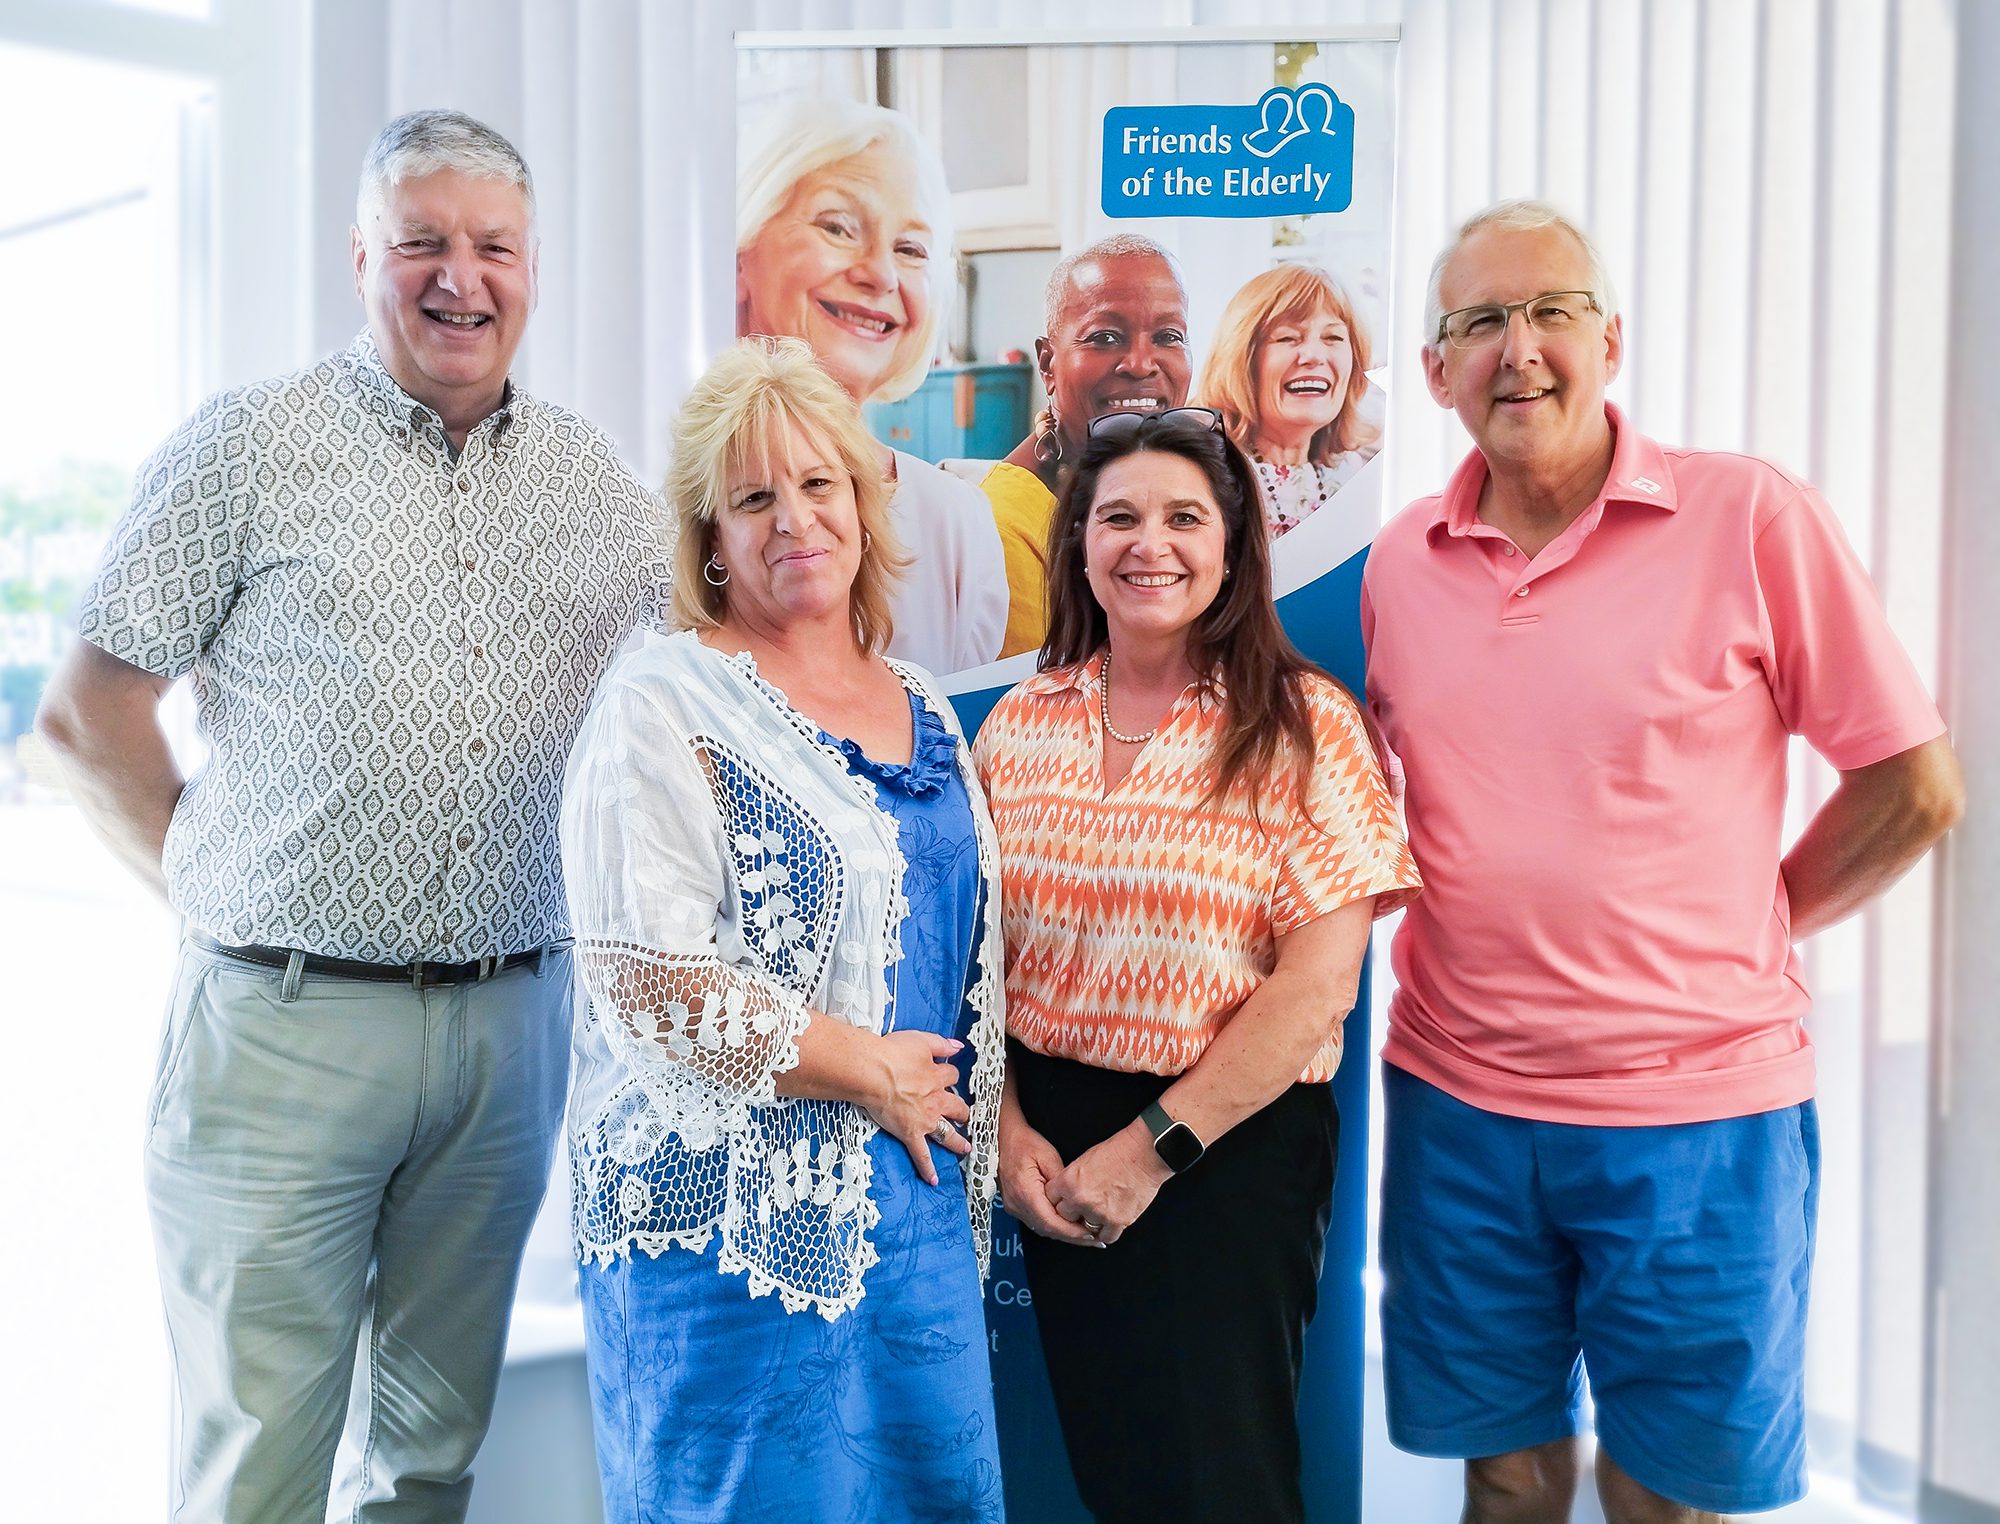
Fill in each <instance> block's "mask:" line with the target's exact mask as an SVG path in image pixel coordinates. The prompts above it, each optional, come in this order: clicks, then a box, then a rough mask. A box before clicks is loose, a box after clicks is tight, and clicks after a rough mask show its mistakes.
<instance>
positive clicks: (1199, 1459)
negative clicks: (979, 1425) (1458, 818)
mask: <svg viewBox="0 0 2000 1524" xmlns="http://www.w3.org/2000/svg"><path fill="white" fill-rule="evenodd" d="M1078 456H1079V457H1080V458H1076V459H1074V472H1073V474H1072V475H1071V477H1070V478H1069V480H1068V482H1067V484H1066V487H1065V491H1064V496H1063V499H1062V502H1061V505H1060V506H1059V508H1058V510H1057V513H1056V518H1055V522H1054V526H1053V530H1052V533H1051V535H1050V538H1049V545H1050V565H1049V582H1048V585H1049V599H1050V622H1049V637H1048V642H1047V644H1046V646H1045V647H1044V648H1043V651H1042V658H1041V668H1042V670H1041V671H1040V672H1039V673H1038V675H1036V676H1035V677H1034V678H1031V679H1030V680H1029V681H1027V682H1025V683H1023V684H1021V685H1020V686H1019V687H1017V688H1015V689H1014V690H1013V691H1012V692H1011V693H1009V694H1008V695H1007V696H1006V697H1005V698H1003V699H1002V700H1001V701H1000V703H999V705H998V707H997V708H995V710H994V711H993V713H992V715H991V716H990V717H989V718H988V719H987V721H986V724H985V726H984V727H983V728H982V729H981V731H980V733H979V738H978V741H977V743H976V744H975V746H974V757H975V759H976V762H977V765H978V768H979V774H980V779H981V781H982V782H983V783H984V784H985V786H986V790H987V795H988V799H989V802H990V804H991V806H992V812H993V820H994V826H995V829H996V831H997V832H998V834H999V840H1000V869H1001V885H1002V893H1001V903H1002V927H1003V930H1004V934H1005V941H1006V952H1007V971H1006V987H1007V1012H1008V1020H1007V1028H1008V1033H1009V1037H1010V1042H1009V1061H1008V1071H1007V1081H1006V1086H1005V1090H1004V1094H1003V1098H1002V1101H1001V1114H1000V1184H1001V1191H1002V1195H1003V1198H1004V1200H1005V1201H1006V1204H1007V1207H1008V1209H1009V1210H1010V1211H1011V1212H1013V1214H1014V1215H1015V1216H1016V1217H1017V1218H1018V1219H1019V1220H1020V1221H1021V1223H1022V1224H1023V1225H1024V1226H1025V1227H1026V1228H1028V1229H1030V1230H1032V1231H1030V1232H1029V1233H1027V1234H1025V1235H1024V1238H1023V1243H1024V1248H1025V1258H1026V1269H1027V1272H1028V1282H1029V1285H1030V1288H1031V1290H1032V1292H1033V1296H1034V1307H1035V1313H1036V1317H1037V1319H1038V1321H1039V1324H1040V1328H1041V1336H1042V1346H1043V1350H1044V1353H1045V1354H1046V1356H1047V1361H1048V1367H1049V1376H1050V1381H1051V1386H1052V1389H1053V1391H1054V1395H1055V1401H1056V1410H1057V1415H1058V1417H1059V1418H1060V1420H1061V1423H1062V1427H1063V1436H1064V1439H1065V1441H1066V1443H1067V1448H1068V1451H1069V1458H1070V1464H1071V1467H1072V1469H1073V1470H1074V1471H1075V1474H1076V1480H1077V1486H1078V1489H1079V1491H1080V1492H1081V1494H1082V1496H1083V1500H1084V1502H1085V1503H1086V1504H1088V1505H1089V1507H1090V1508H1091V1509H1092V1510H1093V1512H1095V1514H1096V1515H1097V1517H1098V1518H1099V1519H1100V1520H1120V1519H1131V1520H1139V1519H1144V1520H1148V1521H1161V1520H1175V1519H1185V1520H1214V1519H1224V1518H1243V1519H1257V1520H1260V1521H1267V1520H1287V1519H1302V1518H1303V1517H1304V1506H1303V1501H1302V1497H1301V1488H1300V1480H1299V1438H1298V1422H1297V1406H1298V1390H1299V1375H1300V1362H1301V1354H1302V1349H1303V1341H1304V1336H1305V1329H1306V1324H1307V1322H1308V1321H1309V1320H1310V1319H1311V1317H1312V1313H1313V1309H1314V1305H1315V1299H1316V1294H1317V1287H1318V1283H1319V1271H1320V1255H1321V1247H1322V1243H1323V1240H1324V1237H1325V1232H1326V1227H1327V1221H1328V1216H1329V1213H1330V1210H1331V1205H1332V1195H1333V1176H1334V1161H1335V1157H1336V1143H1337V1136H1338V1118H1337V1117H1336V1115H1335V1112H1334V1108H1333V1098H1332V1095H1331V1092H1330V1090H1329V1088H1328V1086H1327V1085H1326V1083H1325V1081H1326V1080H1327V1079H1329V1078H1330V1077H1331V1076H1332V1074H1333V1072H1334V1069H1335V1068H1336V1066H1337V1065H1338V1064H1339V1062H1340V1053H1341V1020H1342V1018H1343V1017H1344V1016H1345V1015H1346V1014H1347V1011H1348V1008H1349V1006H1350V1005H1351V1004H1352V1003H1353V1000H1354V997H1355V990H1356V986H1357V982H1358V980H1359V976H1360V970H1361V959H1362V954H1363V952H1364V950H1365V949H1366V946H1367V941H1368V929H1369V924H1370V922H1371V920H1372V919H1373V917H1374V916H1375V915H1376V914H1378V913H1380V912H1382V911H1384V910H1386V909H1389V908H1390V907H1392V906H1395V905H1398V904H1400V903H1401V902H1402V901H1403V900H1404V899H1406V898H1407V897H1408V896H1409V894H1410V893H1411V892H1412V891H1414V890H1415V889H1416V887H1417V885H1418V878H1417V873H1416V869H1415V867H1414V865H1413V864H1412V862H1411V859H1410V854H1409V850H1408V848H1407V846H1406V845H1405V842H1404V839H1403V833H1402V828H1401V823H1400V820H1399V818H1398V813H1397V808H1396V805H1395V802H1394V800H1393V799H1392V798H1391V796H1390V793H1389V790H1388V788H1387V786H1386V785H1385V784H1384V782H1383V778H1382V773H1381V770H1380V768H1379V767H1378V765H1377V762H1376V757H1375V752H1374V748H1373V746H1372V745H1371V743H1370V740H1369V735H1368V731H1367V729H1366V727H1365V725H1364V723H1363V720H1362V717H1361V714H1360V711H1359V710H1358V709H1357V708H1356V706H1355V703H1354V700H1353V699H1352V698H1351V697H1350V696H1349V695H1348V694H1347V692H1346V690H1344V689H1343V688H1341V687H1340V685H1339V684H1338V683H1336V682H1334V681H1333V679H1332V678H1330V677H1328V676H1327V675H1326V674H1325V673H1324V672H1322V671H1320V670H1319V669H1318V668H1317V667H1314V666H1313V665H1312V664H1311V663H1309V662H1307V661H1306V660H1305V659H1304V658H1303V657H1302V656H1300V655H1299V653H1298V652H1297V651H1296V650H1295V649H1294V648H1293V647H1292V645H1291V643H1290V641H1289V640H1287V639H1286V638H1285V634H1284V632H1283V630H1282V629H1281V628H1280V626H1279V623H1278V617H1277V612H1276V610H1275V609H1274V607H1273V606H1272V601H1271V571H1270V546H1269V540H1268V537H1267V535H1266V533H1265V528H1264V521H1263V514H1262V512H1261V509H1260V507H1259V503H1258V497H1257V487H1256V483H1255V481H1254V480H1253V479H1252V477H1251V474H1250V469H1249V466H1248V464H1247V462H1245V460H1244V459H1243V457H1242V455H1241V453H1240V452H1238V451H1237V450H1236V449H1235V448H1234V447H1233V446H1231V445H1230V444H1229V442H1228V440H1227V439H1226V438H1225V437H1224V436H1223V434H1222V432H1221V420H1220V418H1218V417H1217V416H1216V415H1215V414H1214V413H1212V412H1210V411H1209V410H1207V409H1205V408H1177V409H1170V410H1167V411H1165V412H1163V413H1161V414H1158V415H1139V414H1132V413H1120V414H1114V415H1112V416H1109V417H1100V418H1098V419H1097V420H1096V421H1095V422H1094V423H1093V424H1092V425H1091V426H1090V429H1089V433H1088V436H1087V439H1086V441H1085V443H1084V446H1083V448H1082V449H1081V450H1080V451H1079V452H1078Z"/></svg>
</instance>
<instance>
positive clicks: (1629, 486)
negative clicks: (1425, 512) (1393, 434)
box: [1424, 402, 1680, 545]
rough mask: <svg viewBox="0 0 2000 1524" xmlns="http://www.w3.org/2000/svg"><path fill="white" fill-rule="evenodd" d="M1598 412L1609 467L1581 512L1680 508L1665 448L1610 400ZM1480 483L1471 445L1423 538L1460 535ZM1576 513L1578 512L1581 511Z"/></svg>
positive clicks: (1470, 523) (1475, 506)
mask: <svg viewBox="0 0 2000 1524" xmlns="http://www.w3.org/2000/svg"><path fill="white" fill-rule="evenodd" d="M1604 416H1605V418H1606V419H1607V420H1608V421H1609V422H1610V424H1611V434H1612V446H1611V470H1610V471H1609V472H1608V473H1607V474H1606V475H1605V478H1604V487H1603V490H1602V491H1600V492H1599V493H1598V495H1597V501H1596V502H1595V503H1594V504H1592V506H1591V508H1587V509H1585V510H1584V512H1585V514H1588V513H1591V512H1592V511H1594V510H1599V509H1602V507H1603V506H1604V504H1606V503H1641V504H1644V505H1645V506H1647V507H1649V508H1664V509H1665V510H1666V511H1667V512H1669V513H1673V512H1676V511H1678V509H1679V508H1680V499H1679V496H1678V495H1677V494H1676V493H1675V491H1674V474H1673V471H1672V470H1671V469H1670V468H1669V467H1668V465H1667V452H1666V451H1665V450H1662V449H1661V448H1660V446H1659V445H1658V444H1657V443H1656V442H1655V441H1653V440H1651V439H1649V438H1647V437H1646V436H1645V435H1644V434H1641V433H1640V432H1639V431H1638V430H1637V429H1635V428H1633V427H1631V426H1630V425H1629V424H1627V423H1626V421H1625V415H1624V414H1623V413H1622V412H1620V411H1619V410H1618V408H1617V406H1616V405H1615V404H1613V403H1609V402H1607V403H1605V404H1604ZM1485 485H1486V457H1485V456H1483V455H1481V454H1480V453H1479V451H1478V450H1476V449H1475V450H1474V451H1472V453H1471V454H1469V455H1467V456H1466V457H1465V459H1464V460H1463V461H1461V462H1460V463H1459V467H1458V469H1457V470H1456V471H1454V472H1452V474H1451V480H1450V481H1448V482H1446V483H1445V488H1444V491H1443V492H1441V493H1439V494H1438V504H1437V508H1436V510H1435V511H1434V512H1433V513H1432V514H1431V521H1430V523H1429V524H1428V525H1426V526H1425V529H1424V538H1425V539H1426V540H1427V541H1429V542H1430V543H1431V544H1433V545H1435V544H1436V543H1437V541H1438V536H1439V535H1441V534H1446V535H1452V536H1455V537H1459V538H1462V537H1464V536H1465V535H1468V534H1470V533H1472V531H1473V528H1474V527H1475V526H1476V525H1478V523H1479V491H1480V489H1481V488H1482V487H1484V486H1485ZM1581 516H1582V515H1579V517H1581Z"/></svg>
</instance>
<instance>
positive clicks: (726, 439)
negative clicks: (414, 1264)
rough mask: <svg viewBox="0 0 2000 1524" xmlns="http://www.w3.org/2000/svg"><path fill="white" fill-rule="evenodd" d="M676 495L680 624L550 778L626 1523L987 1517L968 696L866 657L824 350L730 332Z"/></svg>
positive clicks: (594, 1350)
mask: <svg viewBox="0 0 2000 1524" xmlns="http://www.w3.org/2000/svg"><path fill="white" fill-rule="evenodd" d="M666 495H667V497H668V499H669V501H670V503H671V505H672V508H673V512H674V515H675V517H676V519H677V521H678V526H677V527H678V530H679V543H678V547H677V550H676V556H677V558H678V559H677V567H676V572H677V576H676V585H675V590H674V615H675V620H676V622H677V623H678V624H679V625H680V626H681V629H680V630H679V632H678V633H675V634H672V635H662V634H659V633H657V632H653V631H641V632H640V633H638V634H637V635H635V636H633V637H632V638H631V640H630V641H628V643H627V645H626V647H625V648H624V649H623V650H622V651H621V652H620V654H619V656H618V658H617V660H616V661H615V662H614V663H613V665H612V667H611V669H610V671H609V672H608V673H607V674H606V676H605V678H604V681H603V683H602V684H601V685H600V687H599V689H598V692H597V695H596V697H595V699H593V701H592V704H591V708H590V712H589V714H588V716H587V717H586V718H585V720H584V725H583V730H582V734H581V735H580V737H579V739H578V741H577V744H576V750H575V752H574V753H573V754H572V756H571V758H570V764H569V772H568V775H567V778H566V780H565V783H564V788H563V808H562V846H563V873H564V877H565V880H566V882H567V885H568V890H569V896H570V904H571V907H572V920H573V922H574V925H575V929H576V938H577V943H576V958H577V964H578V968H579V972H580V977H581V978H582V980H583V984H584V987H585V990H586V992H587V994H588V1001H587V1002H586V1003H585V1004H584V1010H583V1014H582V1016H581V1017H580V1018H579V1022H578V1027H577V1033H576V1043H575V1047H576V1067H575V1073H574V1077H573V1080H572V1087H571V1095H570V1113H569V1117H570V1121H569V1142H570V1152H571V1158H572V1165H573V1212H574V1228H575V1233H576V1247H577V1253H578V1258H579V1259H580V1260H581V1262H582V1265H581V1272H580V1278H581V1285H582V1293H583V1302H584V1312H585V1320H586V1327H587V1332H588V1356H589V1364H590V1377H591V1389H592V1400H593V1408H594V1417H595V1427H596V1432H597V1452H598V1464H599V1466H600V1468H601V1470H602V1472H603V1479H604V1503H605V1512H606V1517H607V1519H608V1520H609V1521H611V1524H656V1521H657V1524H664V1521H669V1520H672V1521H680V1520H690V1519H703V1520H729V1521H733V1524H747V1521H755V1520H771V1521H779V1520H782V1521H784V1524H819V1521H825V1524H842V1521H845V1520H848V1519H868V1520H877V1521H905V1520H933V1519H952V1520H997V1519H998V1518H1000V1516H1001V1509H1002V1501H1001V1492H1000V1475H999V1450H998V1445H997V1441H996V1439H995V1435H994V1422H993V1392H992V1377H991V1373H990V1371H989V1368H988V1364H987V1343H986V1330H985V1325H984V1323H983V1320H982V1311H981V1303H980V1280H981V1277H982V1275H983V1273H984V1269H985V1263H986V1255H987V1244H988V1240H989V1237H990V1212H991V1201H992V1198H993V1196H994V1193H995V1185H994V1178H995V1168H996V1166H995V1158H996V1154H995V1138H996V1131H997V1117H998V1111H999V1101H1000V1088H999V1087H1000V1070H1001V1044H1002V1040H1003V1039H1002V1032H1001V1014H1000V1012H1001V1001H1000V990H999V963H1000V933H999V922H998V896H997V884H996V880H995V874H996V848H995V845H994V838H993V831H992V826H991V824H990V822H989V821H988V818H987V815H986V810H985V806H984V804H983V802H982V801H981V797H980V794H979V792H978V786H977V784H976V782H975V781H974V779H973V774H972V771H971V759H970V755H969V753H968V752H967V751H966V748H965V743H964V741H963V739H962V737H961V736H960V734H959V731H958V727H957V722H956V720H955V719H954V718H953V715H952V711H951V708H950V706H949V705H948V704H947V703H946V702H945V700H944V699H943V697H942V696H941V695H940V694H939V692H938V690H937V688H936V686H935V683H934V681H933V680H932V679H931V678H930V677H929V675H927V674H926V673H924V672H922V671H920V670H919V669H917V668H915V667H912V666H907V665H905V664H903V663H900V662H892V661H888V660H885V659H884V657H883V656H882V654H881V652H882V648H883V646H884V645H885V644H886V643H887V641H888V638H889V634H890V607H891V602H892V594H893V592H894V588H895V584H896V578H897V575H898V573H899V571H900V569H901V567H902V566H903V565H904V557H903V555H902V553H901V551H900V550H899V548H898V545H897V541H896V536H895V532H894V530H893V528H892V527H891V525H890V519H889V512H888V488H887V484H886V483H885V482H884V481H883V480H882V475H881V469H880V464H879V457H878V455H877V451H876V447H875V443H874V441H873V440H872V439H871V438H870V437H869V435H868V432H867V429H866V428H865V427H864V426H863V424H862V421H861V416H860V414H859V412H858V411H857V410H856V409H855V406H854V403H853V401H852V399H851V398H850V397H849V396H848V394H847V393H846V392H845V391H844V390H843V389H842V388H841V387H840V385H839V384H838V383H837V382H835V381H834V380H833V379H832V378H831V377H830V376H829V375H828V374H827V373H826V371H825V370H823V369H822V368H821V366H820V365H819V363H817V362H816V361H815V360H814V359H813V356H812V353H811V351H810V350H809V349H808V348H807V347H806V346H805V345H804V344H803V343H801V342H799V341H797V340H755V341H746V342H743V343H739V344H737V345H735V346H733V347H732V348H730V349H729V350H727V351H725V352H724V353H723V355H722V356H721V357H720V358H719V359H717V360H716V362H715V364H714V365H713V366H711V367H710V369H709V371H708V373H707V374H706V375H704V376H703V377H702V378H701V380H699V381H697V382H696V383H695V386H694V389H693V390H692V391H691V392H690V393H689V395H688V399H687V402H686V405H685V406H684V407H683V409H682V411H681V413H680V416H679V417H678V419H677V420H676V422H675V425H674V430H673V467H672V470H671V474H670V475H669V477H668V480H667V484H666Z"/></svg>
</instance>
